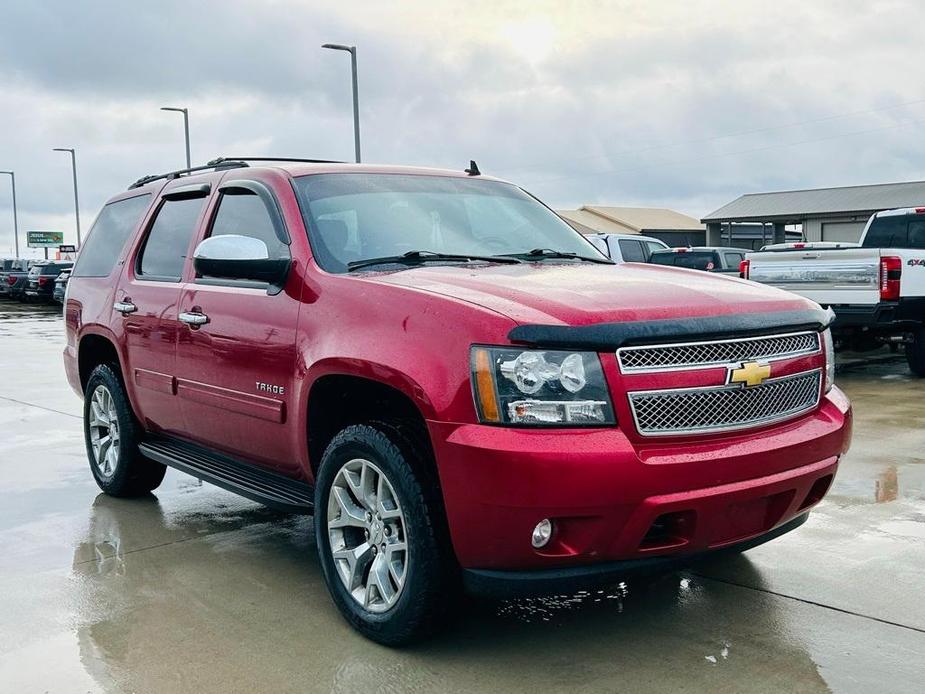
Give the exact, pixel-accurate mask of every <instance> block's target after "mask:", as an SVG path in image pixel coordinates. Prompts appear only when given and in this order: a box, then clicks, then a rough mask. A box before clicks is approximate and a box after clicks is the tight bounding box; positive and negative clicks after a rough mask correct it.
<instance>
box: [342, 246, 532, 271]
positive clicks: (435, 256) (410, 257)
mask: <svg viewBox="0 0 925 694" xmlns="http://www.w3.org/2000/svg"><path fill="white" fill-rule="evenodd" d="M441 260H447V261H453V262H463V263H466V262H469V261H472V260H481V261H484V262H486V263H522V262H523V261H522V260H520V259H519V258H516V257H514V256H504V255H469V254H459V253H437V252H436V251H408V252H407V253H402V254H401V255H387V256H383V257H382V258H367V259H366V260H354V261H351V262H349V263H347V271H348V272H353V271H354V270H359V269H360V268H364V267H369V266H371V265H389V264H397V265H419V264H420V263H426V262H430V261H441Z"/></svg>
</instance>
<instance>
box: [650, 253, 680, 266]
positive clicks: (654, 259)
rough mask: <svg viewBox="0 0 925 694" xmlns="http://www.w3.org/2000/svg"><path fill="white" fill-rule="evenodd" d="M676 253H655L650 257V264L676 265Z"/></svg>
mask: <svg viewBox="0 0 925 694" xmlns="http://www.w3.org/2000/svg"><path fill="white" fill-rule="evenodd" d="M674 255H675V254H674V253H671V252H668V253H653V254H652V255H651V256H650V257H649V262H650V263H655V264H656V265H674Z"/></svg>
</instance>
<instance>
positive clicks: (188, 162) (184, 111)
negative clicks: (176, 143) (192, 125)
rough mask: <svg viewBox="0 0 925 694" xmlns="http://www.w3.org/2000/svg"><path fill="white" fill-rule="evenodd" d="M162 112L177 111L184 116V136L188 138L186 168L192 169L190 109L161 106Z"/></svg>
mask: <svg viewBox="0 0 925 694" xmlns="http://www.w3.org/2000/svg"><path fill="white" fill-rule="evenodd" d="M161 111H176V112H177V113H182V114H183V135H184V137H185V138H186V168H187V169H191V168H192V167H193V164H192V163H191V160H190V155H189V109H187V108H175V107H173V106H161Z"/></svg>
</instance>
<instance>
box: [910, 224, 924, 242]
mask: <svg viewBox="0 0 925 694" xmlns="http://www.w3.org/2000/svg"><path fill="white" fill-rule="evenodd" d="M908 246H909V248H925V221H922V220H916V221H914V222H909V243H908Z"/></svg>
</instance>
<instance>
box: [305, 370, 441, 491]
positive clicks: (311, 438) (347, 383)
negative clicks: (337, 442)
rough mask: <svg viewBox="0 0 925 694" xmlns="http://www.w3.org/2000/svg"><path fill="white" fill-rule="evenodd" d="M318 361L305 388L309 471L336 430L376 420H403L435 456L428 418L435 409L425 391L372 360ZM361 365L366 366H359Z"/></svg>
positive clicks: (318, 461) (402, 375)
mask: <svg viewBox="0 0 925 694" xmlns="http://www.w3.org/2000/svg"><path fill="white" fill-rule="evenodd" d="M345 366H346V365H344V364H342V363H328V364H324V365H318V367H319V368H318V369H317V370H316V371H315V373H314V374H313V378H311V379H310V380H309V382H308V384H307V386H306V389H305V390H306V398H305V420H304V421H305V427H304V431H305V435H306V447H307V451H308V462H309V466H310V468H311V472H312V475H313V476H314V474H315V472H316V471H317V470H318V466H319V464H320V462H321V456H322V455H323V454H324V451H325V449H326V448H327V446H328V444H329V443H330V441H331V439H333V438H334V436H335V435H336V434H337V432H338V431H340V430H341V429H343V428H344V427H346V426H349V425H350V424H358V423H361V422H370V421H375V420H391V421H396V420H397V421H406V422H408V423H409V424H411V425H412V426H413V427H414V428H415V429H416V430H417V431H418V432H419V433H420V434H421V435H422V436H423V437H425V441H424V443H426V445H427V446H428V448H429V452H430V453H431V455H430V456H429V457H430V458H431V459H432V458H433V455H432V454H433V445H432V443H431V441H430V435H429V433H428V430H427V424H426V420H427V419H428V418H430V417H432V416H433V407H432V405H431V403H430V401H429V400H428V399H427V398H426V396H425V395H424V391H423V389H422V388H421V387H420V386H419V385H418V384H416V383H415V382H414V381H412V380H411V379H409V378H408V377H407V376H405V375H404V374H401V373H398V372H395V371H394V370H392V369H389V368H388V367H383V366H381V365H375V364H367V365H363V364H358V363H356V362H353V363H351V364H350V365H349V366H350V367H352V368H345ZM357 367H365V368H357Z"/></svg>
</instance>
